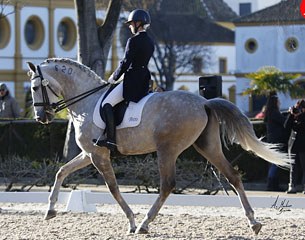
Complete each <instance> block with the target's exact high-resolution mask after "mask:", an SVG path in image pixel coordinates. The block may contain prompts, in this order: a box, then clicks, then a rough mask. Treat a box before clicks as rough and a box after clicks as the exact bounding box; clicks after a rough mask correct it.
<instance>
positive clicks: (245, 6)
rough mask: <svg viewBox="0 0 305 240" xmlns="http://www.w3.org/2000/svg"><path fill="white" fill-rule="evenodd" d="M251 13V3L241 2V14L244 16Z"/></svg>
mask: <svg viewBox="0 0 305 240" xmlns="http://www.w3.org/2000/svg"><path fill="white" fill-rule="evenodd" d="M250 13H251V3H240V4H239V15H240V16H244V15H247V14H250Z"/></svg>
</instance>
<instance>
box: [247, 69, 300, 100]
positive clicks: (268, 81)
mask: <svg viewBox="0 0 305 240" xmlns="http://www.w3.org/2000/svg"><path fill="white" fill-rule="evenodd" d="M300 76H301V75H300V74H286V73H283V72H282V71H280V70H279V69H277V68H276V67H274V66H264V67H261V68H260V69H258V70H257V72H254V73H250V74H247V75H246V77H247V78H249V79H251V82H250V87H249V88H248V89H246V90H245V91H244V92H243V93H242V94H243V95H249V94H250V95H265V96H268V95H269V94H270V92H278V93H289V94H290V96H292V97H296V98H297V97H302V96H304V95H305V91H304V89H303V88H302V87H301V86H299V85H298V84H296V83H294V82H293V81H294V80H295V79H296V78H298V77H300Z"/></svg>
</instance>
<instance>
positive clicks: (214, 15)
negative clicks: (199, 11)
mask: <svg viewBox="0 0 305 240" xmlns="http://www.w3.org/2000/svg"><path fill="white" fill-rule="evenodd" d="M202 3H203V6H204V7H205V9H206V12H208V17H209V18H210V19H211V20H213V21H222V22H226V21H232V20H234V19H236V18H237V17H238V15H237V14H236V13H235V12H234V11H233V10H232V9H231V8H230V7H229V6H228V5H227V3H225V2H224V1H223V0H202Z"/></svg>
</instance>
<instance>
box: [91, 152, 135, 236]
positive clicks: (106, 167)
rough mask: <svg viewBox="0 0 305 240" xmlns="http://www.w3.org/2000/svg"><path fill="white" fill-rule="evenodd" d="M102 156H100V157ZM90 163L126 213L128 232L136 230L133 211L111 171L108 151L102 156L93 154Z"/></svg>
mask: <svg viewBox="0 0 305 240" xmlns="http://www.w3.org/2000/svg"><path fill="white" fill-rule="evenodd" d="M101 157H102V158H101ZM92 163H93V165H94V166H95V167H96V169H97V170H98V171H99V173H100V174H101V175H102V176H103V177H104V180H105V182H106V184H107V186H108V188H109V191H110V192H111V194H112V196H113V197H114V199H115V200H116V201H117V203H118V204H119V205H120V207H121V208H122V210H123V211H124V213H125V214H126V216H127V218H128V220H129V229H128V232H129V233H134V232H135V230H136V224H135V217H134V213H133V212H132V210H131V209H130V207H129V206H128V204H127V203H126V201H125V200H124V198H123V197H122V195H121V193H120V190H119V187H118V184H117V181H116V177H115V174H114V171H113V167H112V165H111V161H110V153H108V154H104V155H102V156H97V155H94V156H92Z"/></svg>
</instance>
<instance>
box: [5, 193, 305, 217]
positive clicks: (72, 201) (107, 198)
mask: <svg viewBox="0 0 305 240" xmlns="http://www.w3.org/2000/svg"><path fill="white" fill-rule="evenodd" d="M49 194H50V193H49V192H0V202H10V203H47V202H48V197H49ZM122 195H123V197H124V198H125V200H126V201H127V203H128V204H139V205H141V204H145V205H147V204H148V205H151V204H153V203H154V201H155V200H156V198H157V196H158V195H157V194H136V193H123V194H122ZM248 199H249V202H250V204H251V205H252V207H254V208H271V207H276V208H300V209H305V196H304V197H291V196H287V195H282V196H249V197H248ZM58 203H60V204H66V211H72V212H96V206H95V205H96V204H116V202H115V200H114V199H113V197H112V196H111V194H110V193H100V192H91V191H89V190H74V191H71V192H60V194H59V196H58ZM165 204H166V205H178V206H205V207H209V206H213V207H241V205H240V202H239V199H238V197H237V196H225V195H178V194H177V195H175V194H171V195H170V196H169V198H168V200H167V201H166V203H165Z"/></svg>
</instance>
